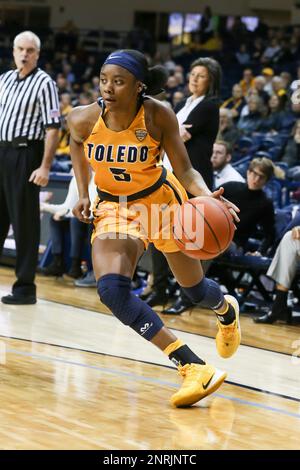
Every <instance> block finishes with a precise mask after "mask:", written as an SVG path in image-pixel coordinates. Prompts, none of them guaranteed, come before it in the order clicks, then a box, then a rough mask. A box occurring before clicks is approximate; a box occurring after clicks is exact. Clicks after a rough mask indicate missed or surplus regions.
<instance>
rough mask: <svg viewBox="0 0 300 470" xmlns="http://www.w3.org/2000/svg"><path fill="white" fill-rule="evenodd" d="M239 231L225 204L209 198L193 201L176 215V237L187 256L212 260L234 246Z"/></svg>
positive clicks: (194, 199)
mask: <svg viewBox="0 0 300 470" xmlns="http://www.w3.org/2000/svg"><path fill="white" fill-rule="evenodd" d="M234 231H235V227H234V222H233V219H232V215H231V214H230V212H229V210H228V209H227V207H226V206H225V204H224V203H223V202H222V201H220V200H218V199H214V198H212V197H209V196H203V197H197V198H192V199H189V200H188V201H186V202H185V203H184V204H182V205H181V206H180V207H179V208H178V210H177V212H176V213H175V215H174V224H173V236H174V240H175V242H176V244H177V245H178V247H179V248H180V250H181V251H183V252H184V253H185V254H186V255H188V256H190V257H191V258H197V259H202V260H206V259H212V258H215V257H217V256H219V255H220V254H221V253H223V252H224V251H225V250H226V249H227V248H228V247H229V245H230V243H231V241H232V239H233V235H234Z"/></svg>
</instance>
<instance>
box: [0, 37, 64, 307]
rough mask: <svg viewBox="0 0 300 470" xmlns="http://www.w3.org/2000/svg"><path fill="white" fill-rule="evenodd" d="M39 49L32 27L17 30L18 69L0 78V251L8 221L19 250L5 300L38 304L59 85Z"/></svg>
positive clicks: (16, 62) (12, 302)
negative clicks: (44, 192) (43, 206)
mask: <svg viewBox="0 0 300 470" xmlns="http://www.w3.org/2000/svg"><path fill="white" fill-rule="evenodd" d="M39 53H40V39H39V38H38V36H36V35H35V34H34V33H32V32H31V31H24V32H22V33H20V34H18V35H17V36H16V37H15V39H14V48H13V56H14V61H15V64H16V69H15V70H10V71H8V72H6V73H4V74H3V75H1V76H0V107H1V110H2V112H1V115H0V213H1V224H0V252H2V248H3V244H4V241H5V239H6V236H7V233H8V230H9V226H10V223H12V225H13V228H14V237H15V241H16V250H17V251H16V252H17V257H16V276H17V280H16V282H15V283H14V285H13V287H12V295H6V296H4V297H2V299H1V300H2V302H3V303H7V304H34V303H36V285H35V282H34V278H35V271H36V265H37V260H38V248H39V241H40V210H39V191H40V186H47V184H48V181H49V171H50V167H51V162H52V159H53V156H54V153H55V150H56V147H57V142H58V128H59V127H60V110H59V103H58V95H57V89H56V85H55V83H54V82H53V80H52V78H51V77H50V76H49V75H47V74H46V73H45V72H43V71H42V70H41V69H40V68H38V67H37V62H38V58H39ZM16 102H17V103H18V105H16ZM44 141H45V142H44ZM44 144H45V145H44ZM16 169H17V171H16Z"/></svg>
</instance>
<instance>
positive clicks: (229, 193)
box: [223, 157, 275, 254]
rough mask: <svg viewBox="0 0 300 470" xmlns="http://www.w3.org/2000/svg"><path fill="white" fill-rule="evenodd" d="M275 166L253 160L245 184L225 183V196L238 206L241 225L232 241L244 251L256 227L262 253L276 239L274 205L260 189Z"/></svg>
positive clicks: (260, 159)
mask: <svg viewBox="0 0 300 470" xmlns="http://www.w3.org/2000/svg"><path fill="white" fill-rule="evenodd" d="M274 171H275V167H274V164H273V162H272V161H271V160H269V159H268V158H265V157H263V158H254V159H253V160H252V161H251V162H250V165H249V168H248V171H247V182H246V183H237V182H232V183H226V184H224V185H223V187H224V195H225V197H226V198H229V199H230V200H232V201H233V202H235V203H237V201H238V203H239V207H240V210H241V212H240V222H239V224H238V226H237V230H236V231H235V235H234V239H233V240H234V242H235V244H236V245H237V246H238V247H241V248H242V249H243V251H247V242H248V239H249V238H250V237H255V235H256V231H257V226H258V225H260V226H261V227H262V231H263V238H264V239H263V242H262V245H261V248H260V252H261V253H262V254H265V253H266V251H267V250H268V248H270V247H271V246H272V244H273V242H274V240H275V220H274V207H273V202H272V201H271V200H270V199H268V198H267V196H266V194H265V192H264V191H263V188H264V187H265V185H266V184H267V182H268V181H269V180H270V179H271V178H272V176H273V175H274Z"/></svg>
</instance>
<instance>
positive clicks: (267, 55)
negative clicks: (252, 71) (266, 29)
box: [260, 38, 281, 65]
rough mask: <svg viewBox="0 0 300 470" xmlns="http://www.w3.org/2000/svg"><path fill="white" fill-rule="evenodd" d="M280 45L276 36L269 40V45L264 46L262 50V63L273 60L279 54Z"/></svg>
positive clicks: (268, 62) (267, 63)
mask: <svg viewBox="0 0 300 470" xmlns="http://www.w3.org/2000/svg"><path fill="white" fill-rule="evenodd" d="M280 50H281V46H280V44H279V42H278V39H277V38H273V39H272V40H271V42H270V45H269V46H267V47H266V49H265V50H264V52H263V55H262V57H261V59H260V61H261V63H262V64H265V65H269V64H271V63H272V62H273V59H274V58H275V57H276V55H277V54H279V52H280Z"/></svg>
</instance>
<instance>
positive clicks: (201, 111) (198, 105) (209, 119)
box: [175, 57, 221, 189]
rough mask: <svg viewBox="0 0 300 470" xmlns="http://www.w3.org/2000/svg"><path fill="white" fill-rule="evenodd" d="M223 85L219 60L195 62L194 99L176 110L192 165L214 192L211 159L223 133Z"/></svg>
mask: <svg viewBox="0 0 300 470" xmlns="http://www.w3.org/2000/svg"><path fill="white" fill-rule="evenodd" d="M220 83H221V67H220V65H219V63H218V62H217V61H216V60H214V59H211V58H209V57H203V58H200V59H197V60H195V61H194V62H193V63H192V65H191V71H190V76H189V90H190V92H191V96H190V97H189V98H187V99H186V100H184V101H182V102H181V103H179V104H178V105H177V107H176V109H175V112H176V116H177V120H178V123H179V130H180V135H181V138H182V140H183V141H184V143H185V146H186V149H187V152H188V155H189V157H190V160H191V163H192V165H193V167H194V168H195V169H196V170H198V171H199V172H200V173H201V175H202V177H203V179H204V181H205V183H206V184H207V186H208V187H209V188H210V189H211V188H212V184H213V169H212V165H211V161H210V157H211V154H212V147H213V144H214V142H215V140H216V137H217V134H218V130H219V106H220V102H219V98H218V96H219V90H220Z"/></svg>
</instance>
